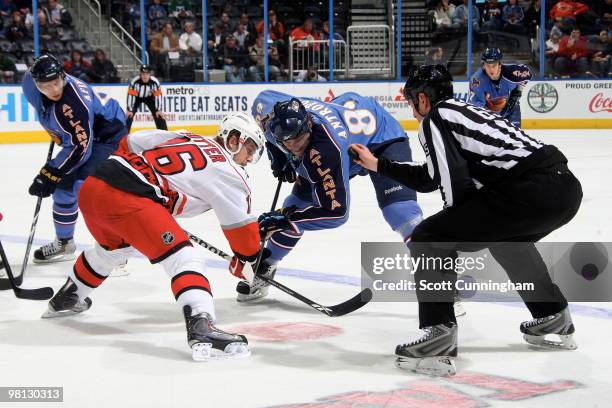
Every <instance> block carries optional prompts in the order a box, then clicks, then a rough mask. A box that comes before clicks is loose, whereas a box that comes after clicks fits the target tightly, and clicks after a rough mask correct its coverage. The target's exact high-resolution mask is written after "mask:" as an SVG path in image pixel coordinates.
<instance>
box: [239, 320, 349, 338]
mask: <svg viewBox="0 0 612 408" xmlns="http://www.w3.org/2000/svg"><path fill="white" fill-rule="evenodd" d="M229 331H230V332H233V333H240V334H244V335H246V336H247V337H252V338H254V339H256V340H260V341H304V340H318V339H321V338H325V337H334V336H338V335H340V334H342V332H343V330H342V329H341V328H340V327H338V326H331V325H328V324H318V323H299V322H298V323H296V322H267V323H254V324H244V325H240V326H236V327H232V328H231V330H229Z"/></svg>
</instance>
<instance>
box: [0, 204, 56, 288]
mask: <svg viewBox="0 0 612 408" xmlns="http://www.w3.org/2000/svg"><path fill="white" fill-rule="evenodd" d="M0 220H2V214H0ZM0 258H1V259H2V262H3V263H4V267H5V268H6V274H7V276H8V282H9V284H10V287H11V288H12V289H13V292H15V296H16V297H18V298H19V299H30V300H47V299H51V298H52V297H53V289H51V288H49V287H45V288H38V289H23V288H20V287H19V284H18V283H17V280H16V279H15V277H14V276H13V271H12V270H11V265H10V264H9V261H8V259H7V258H6V253H5V252H4V247H3V246H2V242H0ZM7 289H8V288H7Z"/></svg>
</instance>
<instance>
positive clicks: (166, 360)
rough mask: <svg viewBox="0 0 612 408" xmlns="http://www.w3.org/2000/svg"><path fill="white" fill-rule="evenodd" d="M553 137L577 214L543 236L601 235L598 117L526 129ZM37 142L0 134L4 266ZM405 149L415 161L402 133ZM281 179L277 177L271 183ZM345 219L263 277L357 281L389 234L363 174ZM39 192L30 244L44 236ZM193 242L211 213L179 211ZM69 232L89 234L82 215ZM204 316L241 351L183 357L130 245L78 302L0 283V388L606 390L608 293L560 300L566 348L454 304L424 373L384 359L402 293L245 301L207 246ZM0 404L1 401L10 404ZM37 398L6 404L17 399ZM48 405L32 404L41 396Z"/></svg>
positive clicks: (88, 399) (394, 394) (260, 186)
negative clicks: (355, 301) (247, 351)
mask: <svg viewBox="0 0 612 408" xmlns="http://www.w3.org/2000/svg"><path fill="white" fill-rule="evenodd" d="M530 133H531V134H532V135H534V136H536V137H538V138H541V139H542V140H544V141H545V142H549V143H553V144H556V145H557V146H558V147H559V148H560V149H561V150H562V151H563V152H564V153H565V154H566V156H567V157H568V158H569V165H570V168H571V169H572V170H573V171H574V172H575V174H576V175H577V177H578V178H579V179H580V181H581V182H582V185H583V189H584V200H583V203H582V207H581V209H580V212H579V213H578V215H577V216H576V217H575V219H574V220H573V221H572V222H571V223H570V224H568V225H566V226H565V227H563V228H561V229H560V230H558V231H556V232H554V233H553V234H551V235H550V236H549V237H547V238H546V240H547V241H611V240H612V213H611V211H610V208H612V206H611V202H612V200H611V198H612V183H611V182H610V178H611V177H612V160H611V158H612V134H611V132H610V130H589V131H578V130H554V131H552V130H551V131H537V132H534V131H532V132H530ZM46 149H47V145H46V144H30V145H0V163H1V169H2V173H1V174H2V176H1V179H0V180H1V182H0V184H1V186H2V189H3V191H2V200H1V201H0V211H2V213H3V215H4V220H3V221H2V222H1V223H0V239H2V243H3V245H4V246H5V249H6V250H7V252H8V256H9V259H10V260H11V264H12V266H13V269H14V270H19V268H20V266H21V258H22V257H23V253H24V249H25V241H26V239H27V235H28V231H29V227H30V222H31V218H32V213H33V211H34V205H35V199H34V198H33V197H31V196H29V195H27V188H28V186H29V184H30V183H31V180H32V178H33V177H34V175H35V174H36V172H37V171H38V170H39V168H40V167H41V166H42V164H43V160H44V157H45V154H46ZM413 151H414V156H415V158H416V159H423V154H422V151H421V148H420V146H418V143H413ZM251 174H252V178H253V181H254V185H255V195H254V201H253V203H254V208H255V212H256V213H257V212H261V211H267V210H268V209H269V206H270V203H271V200H272V196H273V194H274V188H275V184H276V183H275V181H274V179H273V178H272V177H271V175H269V170H268V163H267V162H266V160H265V159H262V161H261V162H260V163H259V164H258V165H257V166H255V167H253V168H252V169H251ZM288 191H289V186H284V189H283V193H282V194H286V193H287V192H288ZM351 194H352V208H351V217H350V219H349V221H348V222H347V224H346V225H344V226H343V227H341V228H338V229H336V230H330V231H323V232H316V233H307V234H306V235H305V236H304V238H303V239H302V241H301V242H300V243H299V245H298V247H297V248H296V249H295V251H293V253H292V254H290V255H289V256H288V257H287V258H286V259H285V261H284V262H283V264H282V269H281V270H280V272H279V275H277V277H278V280H279V281H282V282H283V283H284V284H286V285H287V286H289V287H292V288H294V289H296V290H298V291H300V292H301V293H303V294H304V295H306V296H309V297H311V298H312V299H314V300H316V301H318V302H320V303H322V304H334V303H338V302H340V301H343V300H345V299H348V298H350V297H352V296H353V295H354V294H355V293H357V292H358V290H359V287H358V286H355V285H358V282H359V281H358V276H359V271H360V265H359V249H360V242H362V241H397V240H398V237H397V236H396V235H395V233H393V232H392V231H390V230H389V228H388V226H387V225H386V223H385V222H384V220H383V218H382V215H381V214H380V212H379V210H378V208H377V204H376V201H375V195H374V191H373V189H372V188H371V185H370V180H369V178H368V177H360V178H357V179H354V180H353V181H352V182H351ZM419 200H420V202H421V204H422V206H423V207H424V211H425V213H426V215H427V214H432V213H434V212H436V211H438V210H439V209H440V208H441V205H442V202H441V199H440V196H439V194H438V193H431V194H428V195H421V196H419ZM50 203H51V202H50V200H49V199H46V200H44V203H43V209H42V213H41V217H40V220H39V224H38V230H37V234H36V237H37V240H36V244H35V248H36V247H37V246H38V244H40V243H41V242H44V241H46V240H51V239H52V238H53V235H54V234H53V227H52V221H51V205H50ZM180 222H181V224H182V225H183V226H184V227H185V228H187V229H188V230H190V231H192V232H193V233H195V234H196V235H199V236H200V237H202V238H204V239H205V240H207V241H209V242H211V243H214V244H217V246H220V247H222V248H228V245H227V243H226V241H225V239H224V237H223V234H222V232H221V229H220V227H219V226H218V224H217V221H216V218H215V216H214V213H212V212H210V213H208V214H205V215H203V216H200V217H197V218H193V219H189V220H181V221H180ZM76 240H77V242H78V243H79V245H80V246H81V247H85V246H87V245H91V244H92V242H93V241H92V238H91V236H90V235H89V233H88V232H87V230H86V228H85V226H84V224H83V222H82V220H80V221H79V223H78V227H77V234H76ZM207 257H208V261H207V265H208V273H207V275H208V277H209V279H210V281H211V284H212V287H213V293H214V296H215V304H216V308H217V317H218V326H219V327H220V328H223V329H226V330H232V329H240V330H242V333H244V334H246V335H247V336H248V337H249V340H250V343H251V347H252V351H253V355H252V356H251V357H250V358H248V359H245V360H239V361H224V362H211V363H196V362H194V361H192V360H191V355H190V351H189V349H188V347H187V342H186V335H185V328H184V322H183V318H182V316H181V312H180V311H179V308H178V307H177V306H176V304H175V302H174V299H173V297H172V294H171V291H170V288H169V281H168V278H167V277H166V275H165V273H164V272H163V270H162V269H161V267H159V266H153V265H150V264H149V263H148V261H146V260H145V259H144V258H135V259H132V260H131V261H130V262H129V265H128V269H129V270H130V271H131V274H130V275H129V276H127V277H117V278H110V279H108V280H107V281H106V282H105V283H104V285H103V286H102V287H100V288H99V289H97V290H96V291H95V292H94V293H93V294H92V296H91V297H92V300H93V306H92V308H91V309H90V310H89V311H88V312H86V313H84V314H83V315H80V316H75V317H73V318H67V319H65V320H52V321H48V320H41V319H40V315H41V313H42V312H43V311H44V310H45V309H46V302H35V301H27V300H17V299H15V298H14V296H13V295H12V293H11V292H10V291H5V292H1V293H0V387H1V386H62V387H64V403H63V404H61V406H62V407H199V408H200V407H270V406H287V405H292V404H295V406H296V407H297V406H299V407H335V408H339V407H393V408H395V407H447V406H448V407H482V406H499V407H535V406H537V407H577V406H580V407H595V406H600V407H603V406H608V405H609V401H610V395H611V394H612V358H610V338H611V335H612V305H611V304H605V303H599V304H595V303H593V304H580V305H572V307H573V313H574V314H573V317H574V321H575V325H576V330H577V333H576V336H575V338H576V341H577V343H578V347H579V348H578V350H577V351H575V352H552V351H548V352H547V351H536V350H534V349H531V348H530V347H529V346H528V345H527V344H526V343H524V342H523V340H522V338H521V334H520V332H519V330H518V326H519V323H520V322H521V321H522V320H524V319H527V318H529V314H528V313H527V311H526V309H525V308H524V307H523V306H522V305H519V304H510V305H508V304H486V305H485V304H481V303H469V304H465V308H466V309H467V312H468V315H467V317H465V318H462V319H460V321H459V333H460V339H459V358H458V360H457V367H458V370H459V374H458V375H457V376H456V377H455V378H454V379H451V380H449V379H440V378H428V377H424V376H419V375H413V374H410V373H406V372H403V371H400V370H399V369H397V368H395V367H394V366H393V360H394V359H393V352H394V349H395V345H396V344H398V343H402V342H406V341H409V340H411V339H413V338H414V337H415V336H417V335H418V334H419V332H418V330H417V328H418V323H417V307H416V304H413V303H376V304H369V305H367V306H366V307H364V308H363V309H361V310H359V311H358V312H355V313H354V314H351V315H348V316H345V317H341V318H329V317H327V316H324V315H323V314H320V313H318V312H316V311H313V310H311V309H309V308H308V307H307V306H305V305H303V304H301V303H299V302H297V301H295V300H294V299H293V298H291V297H289V296H287V295H285V294H284V293H282V292H279V291H277V290H275V289H274V288H271V290H270V296H269V299H267V300H266V301H264V302H261V303H258V304H256V305H241V304H237V303H236V302H235V300H234V287H235V284H236V282H237V281H236V280H235V278H234V277H232V276H231V275H230V274H229V273H228V272H227V270H226V268H225V265H224V263H223V262H221V261H220V260H218V259H217V258H215V256H214V255H212V254H210V253H207ZM71 267H72V264H71V263H70V262H69V263H63V264H55V265H48V266H39V265H33V264H30V265H29V267H28V272H27V277H26V280H25V282H24V287H38V286H52V287H54V288H55V289H57V288H59V287H60V286H61V284H62V283H63V281H64V279H65V275H66V273H67V272H68V271H69V269H70V268H71ZM10 405H11V404H7V406H10ZM28 405H33V406H36V407H40V406H41V405H40V404H28V403H21V404H19V405H17V406H19V407H27V406H28ZM55 405H57V406H60V404H53V403H48V404H47V405H44V406H55Z"/></svg>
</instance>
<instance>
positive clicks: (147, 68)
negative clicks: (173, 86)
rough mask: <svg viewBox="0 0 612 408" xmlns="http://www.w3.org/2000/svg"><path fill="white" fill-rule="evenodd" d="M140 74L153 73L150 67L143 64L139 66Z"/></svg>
mask: <svg viewBox="0 0 612 408" xmlns="http://www.w3.org/2000/svg"><path fill="white" fill-rule="evenodd" d="M140 72H147V73H151V72H153V68H152V67H151V66H150V65H147V64H143V65H141V66H140Z"/></svg>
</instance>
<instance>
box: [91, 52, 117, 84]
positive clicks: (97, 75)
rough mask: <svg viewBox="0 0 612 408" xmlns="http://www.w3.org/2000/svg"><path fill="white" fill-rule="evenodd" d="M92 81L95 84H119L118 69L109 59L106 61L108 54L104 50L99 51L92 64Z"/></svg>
mask: <svg viewBox="0 0 612 408" xmlns="http://www.w3.org/2000/svg"><path fill="white" fill-rule="evenodd" d="M89 76H90V77H91V81H92V82H95V83H115V82H119V76H118V74H117V68H115V65H114V64H113V63H112V62H111V61H110V60H108V59H106V53H105V52H104V50H102V49H99V48H98V49H97V50H96V54H95V56H94V59H93V61H92V63H91V70H90V71H89Z"/></svg>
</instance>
